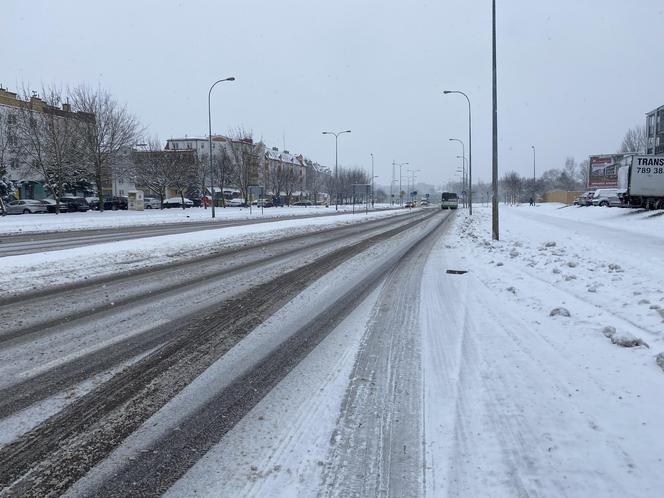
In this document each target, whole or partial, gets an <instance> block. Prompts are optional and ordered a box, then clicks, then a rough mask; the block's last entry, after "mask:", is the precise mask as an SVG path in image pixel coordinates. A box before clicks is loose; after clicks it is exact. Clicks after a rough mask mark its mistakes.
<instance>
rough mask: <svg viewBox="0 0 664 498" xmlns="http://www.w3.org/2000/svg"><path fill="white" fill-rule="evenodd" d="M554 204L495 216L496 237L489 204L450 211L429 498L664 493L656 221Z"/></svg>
mask: <svg viewBox="0 0 664 498" xmlns="http://www.w3.org/2000/svg"><path fill="white" fill-rule="evenodd" d="M558 208H559V206H538V207H536V208H531V207H528V206H520V207H506V206H501V209H500V214H501V218H500V223H501V224H500V229H501V232H500V234H501V240H500V241H497V242H496V241H492V240H491V213H490V210H489V209H486V208H479V207H478V208H476V210H475V211H474V214H473V216H472V218H471V217H469V216H468V215H467V212H465V211H460V212H459V213H458V216H457V219H456V220H455V224H454V227H453V229H454V233H453V234H451V235H453V236H451V237H448V238H447V240H446V241H444V244H442V245H441V247H439V248H438V249H437V250H436V251H434V253H433V254H432V256H431V257H430V259H429V262H428V264H427V269H426V271H425V275H430V276H431V278H428V279H425V280H424V281H423V284H422V286H423V287H422V288H423V290H422V295H423V301H422V303H421V306H420V310H421V320H422V329H423V333H424V348H423V349H424V351H425V353H424V354H425V358H424V371H425V375H424V378H425V426H426V434H425V447H426V456H427V458H426V461H427V470H426V489H427V492H428V493H427V494H429V495H431V496H440V495H446V496H530V495H532V496H579V497H581V496H591V495H592V496H616V497H617V496H644V497H646V496H659V495H660V494H661V490H662V489H664V476H663V475H662V473H661V468H662V461H663V460H664V404H663V403H662V393H664V372H663V371H662V368H661V367H662V364H664V360H663V359H662V358H663V357H664V355H662V354H661V353H662V351H664V343H663V340H662V339H663V337H664V335H663V333H662V332H663V331H664V325H663V324H662V318H663V316H662V312H661V308H660V305H661V306H664V293H663V292H662V290H661V289H664V285H663V284H664V265H663V264H662V263H663V261H662V259H664V254H663V253H662V252H661V250H658V248H661V247H662V243H663V242H664V236H663V235H661V234H662V231H661V226H662V225H661V224H662V223H664V220H662V218H660V217H654V218H647V217H643V215H641V214H639V213H635V212H632V213H634V214H629V213H630V211H627V210H618V209H583V208H580V209H576V208H564V209H558ZM633 217H636V218H633ZM632 219H636V220H640V221H639V224H637V223H636V222H631V221H628V220H632ZM648 223H650V225H648ZM636 231H642V235H639V236H637V235H636V234H635V232H636ZM441 269H443V271H445V270H447V269H452V270H467V271H468V273H466V274H447V273H445V274H444V275H441V274H440V273H441ZM441 317H444V318H443V319H441Z"/></svg>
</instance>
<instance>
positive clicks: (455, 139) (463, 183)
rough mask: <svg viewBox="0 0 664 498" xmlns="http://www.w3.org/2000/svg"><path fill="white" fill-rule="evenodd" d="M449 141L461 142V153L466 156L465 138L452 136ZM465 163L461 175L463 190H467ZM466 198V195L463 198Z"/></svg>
mask: <svg viewBox="0 0 664 498" xmlns="http://www.w3.org/2000/svg"><path fill="white" fill-rule="evenodd" d="M449 141H450V142H459V143H460V144H461V155H462V156H463V157H466V145H465V144H464V143H463V140H460V139H458V138H450V139H449ZM458 158H459V156H457V159H458ZM463 164H464V168H463V176H462V177H461V185H462V187H461V190H464V191H465V190H466V168H465V163H463ZM465 198H466V196H465V195H464V196H463V199H464V200H465Z"/></svg>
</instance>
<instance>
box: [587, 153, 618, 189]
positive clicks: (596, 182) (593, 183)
mask: <svg viewBox="0 0 664 498" xmlns="http://www.w3.org/2000/svg"><path fill="white" fill-rule="evenodd" d="M623 156H624V154H606V155H601V156H590V161H589V164H588V189H590V190H592V189H596V188H617V187H618V168H619V167H620V163H621V161H622V159H623Z"/></svg>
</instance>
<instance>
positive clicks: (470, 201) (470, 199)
mask: <svg viewBox="0 0 664 498" xmlns="http://www.w3.org/2000/svg"><path fill="white" fill-rule="evenodd" d="M443 93H444V94H445V95H447V94H450V93H458V94H460V95H463V96H464V97H466V100H467V101H468V185H469V188H468V207H469V209H470V211H469V213H468V214H470V215H472V214H473V127H472V117H471V109H470V98H469V97H468V95H466V94H465V93H463V92H462V91H459V90H444V91H443ZM464 155H465V154H464Z"/></svg>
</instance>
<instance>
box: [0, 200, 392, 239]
mask: <svg viewBox="0 0 664 498" xmlns="http://www.w3.org/2000/svg"><path fill="white" fill-rule="evenodd" d="M388 208H390V205H389V204H376V205H375V209H388ZM362 209H363V207H359V206H355V211H361V210H362ZM352 210H353V207H352V206H345V205H341V206H339V211H343V212H347V211H350V212H352ZM369 210H371V209H369ZM334 212H335V209H334V206H331V207H327V208H326V207H324V206H307V207H304V206H291V207H273V208H265V209H264V210H263V212H262V213H261V209H260V208H256V207H252V208H251V210H250V209H249V208H236V207H233V208H232V207H229V208H225V209H223V208H219V209H216V210H215V216H216V221H220V220H228V221H231V220H258V219H269V218H288V217H291V216H321V215H324V214H332V213H334ZM207 221H209V222H214V221H215V220H214V219H212V217H211V211H210V209H204V208H189V209H164V210H159V209H146V210H144V211H104V212H98V211H88V212H86V213H62V214H59V215H56V214H52V213H51V214H22V215H15V216H5V217H2V218H0V234H19V233H35V232H62V231H70V230H88V229H98V228H117V227H130V226H131V227H133V226H152V225H164V224H170V223H191V222H207Z"/></svg>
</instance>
